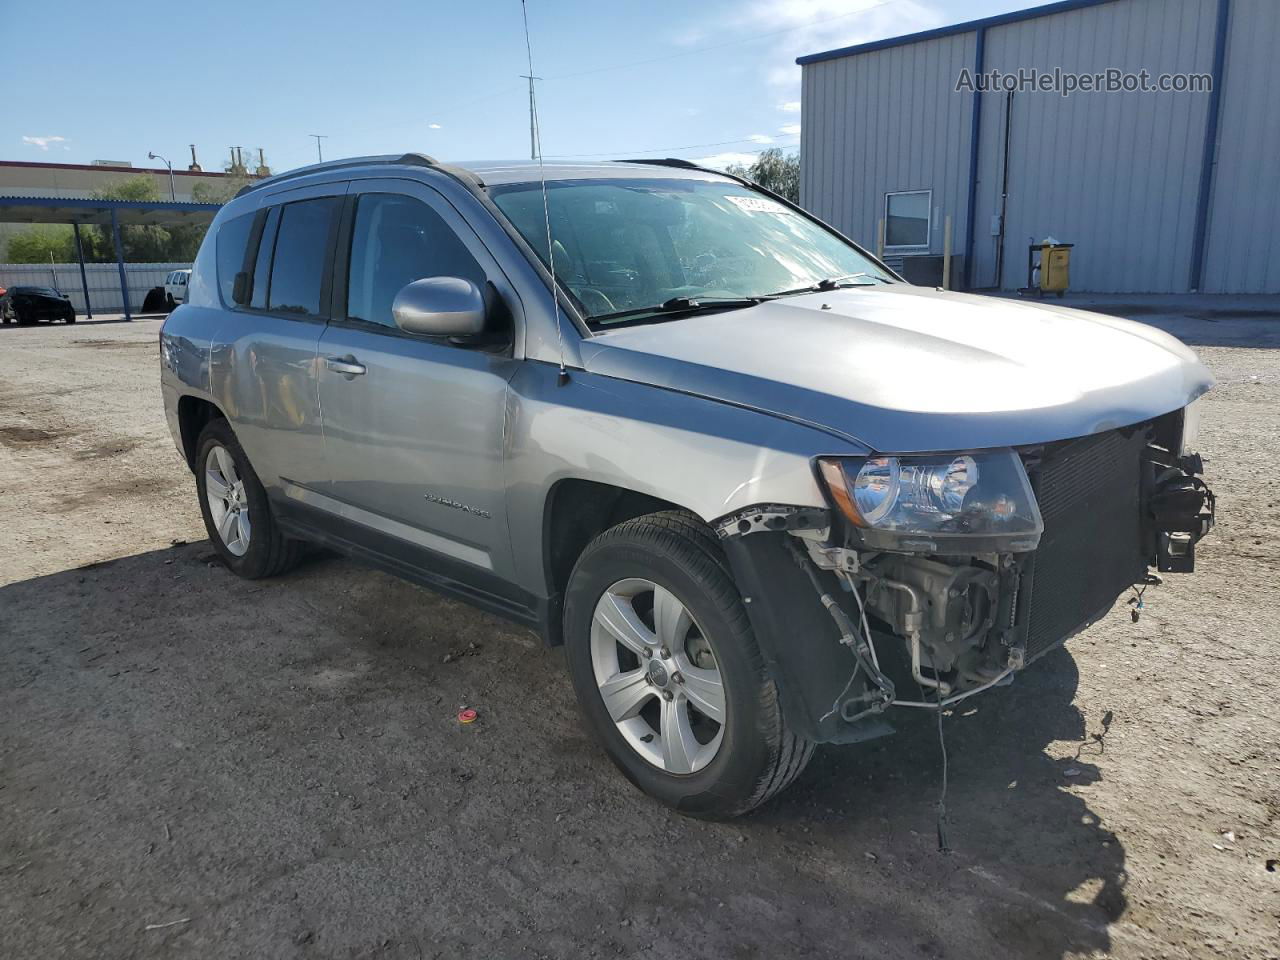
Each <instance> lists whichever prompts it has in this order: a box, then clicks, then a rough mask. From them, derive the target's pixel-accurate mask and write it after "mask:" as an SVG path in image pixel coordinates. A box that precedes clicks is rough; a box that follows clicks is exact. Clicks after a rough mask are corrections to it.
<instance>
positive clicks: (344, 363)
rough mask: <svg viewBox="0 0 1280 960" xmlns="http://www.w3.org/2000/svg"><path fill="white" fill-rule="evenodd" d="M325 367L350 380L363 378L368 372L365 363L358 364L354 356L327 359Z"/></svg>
mask: <svg viewBox="0 0 1280 960" xmlns="http://www.w3.org/2000/svg"><path fill="white" fill-rule="evenodd" d="M324 365H325V366H326V367H328V368H329V369H330V370H332V371H333V372H334V373H340V374H342V375H343V376H344V377H346V378H347V379H348V380H350V379H351V378H352V377H359V376H363V375H364V374H365V373H366V372H367V370H366V367H365V365H364V364H363V363H356V358H355V357H353V356H350V355H348V356H345V357H325V359H324Z"/></svg>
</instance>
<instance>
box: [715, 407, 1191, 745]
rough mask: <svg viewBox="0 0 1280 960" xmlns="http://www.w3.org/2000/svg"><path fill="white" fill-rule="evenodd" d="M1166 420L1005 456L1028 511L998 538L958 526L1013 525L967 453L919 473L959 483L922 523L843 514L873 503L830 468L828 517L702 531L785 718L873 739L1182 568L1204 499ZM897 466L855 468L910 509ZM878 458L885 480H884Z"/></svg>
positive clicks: (751, 520) (1010, 509)
mask: <svg viewBox="0 0 1280 960" xmlns="http://www.w3.org/2000/svg"><path fill="white" fill-rule="evenodd" d="M1182 417H1183V411H1175V413H1173V414H1169V415H1167V416H1165V417H1161V418H1158V419H1156V420H1153V421H1149V422H1146V423H1142V424H1137V425H1134V426H1132V427H1126V428H1122V429H1117V430H1112V431H1108V432H1105V433H1100V434H1095V435H1092V436H1089V437H1082V438H1078V439H1074V440H1067V441H1061V442H1056V443H1050V444H1044V445H1040V446H1035V447H1026V448H1020V449H1018V450H1016V451H1011V452H1009V453H1010V454H1011V455H1012V456H1014V457H1016V461H1013V462H1015V463H1016V464H1017V466H1018V470H1019V473H1020V474H1021V476H1022V478H1023V481H1024V482H1025V484H1026V494H1025V495H1026V496H1027V497H1029V498H1032V512H1033V513H1034V514H1035V516H1034V523H1033V524H1030V526H1028V524H1026V523H1023V524H1021V525H1017V524H1015V525H1014V530H1013V532H1012V533H1010V534H1009V535H1007V536H1006V535H1000V533H999V531H998V526H993V525H992V524H990V523H984V522H974V521H973V517H974V516H975V514H974V513H973V509H972V505H973V504H975V503H979V502H980V501H982V503H980V505H981V506H983V507H984V509H987V510H988V513H990V512H991V511H992V505H993V504H995V505H996V506H997V508H996V509H995V514H996V515H997V516H999V515H1000V514H1001V511H1003V515H1004V516H1010V517H1013V516H1017V511H1018V509H1019V508H1018V504H1017V502H1016V501H1017V499H1018V496H1020V495H1021V494H1019V492H1018V491H1017V490H1016V489H1015V490H1013V491H1012V492H1011V493H1009V498H1010V503H1009V504H1005V505H1003V506H1001V504H1002V503H1003V501H1002V500H1001V497H1003V496H1004V495H1005V493H1007V492H1008V491H1009V489H1010V488H1009V484H1008V481H1007V480H1006V481H1005V482H1004V485H1003V486H1001V487H1000V488H999V489H995V488H993V487H992V486H990V485H988V486H987V487H986V488H985V489H984V487H983V483H984V480H983V477H984V471H983V470H982V463H983V461H982V460H980V459H979V460H977V468H976V469H975V459H974V458H977V457H981V454H974V455H968V454H960V455H955V456H954V458H953V459H952V460H951V461H950V462H951V463H952V464H953V465H954V464H957V463H960V462H961V461H962V460H963V461H964V463H962V464H961V465H960V466H959V467H955V468H954V469H953V470H952V471H951V472H950V473H948V472H947V471H945V470H936V471H935V472H934V473H932V474H927V473H922V474H920V475H919V476H920V478H921V479H920V482H919V484H918V487H919V488H920V489H921V490H925V491H926V492H927V491H929V490H932V491H934V492H937V493H940V494H941V493H945V492H946V491H945V489H943V487H942V483H943V481H940V480H938V478H939V477H942V478H944V480H946V482H951V483H952V484H953V486H954V476H955V475H956V473H957V472H959V473H961V474H963V472H964V471H965V470H968V471H970V473H969V479H970V480H975V482H974V483H972V484H970V487H971V489H964V490H963V493H964V495H963V497H962V498H961V497H956V498H954V500H955V515H954V517H953V518H952V519H951V520H950V521H948V522H947V523H942V524H938V525H937V530H932V531H931V530H925V532H920V530H921V529H924V528H923V527H921V528H919V529H916V528H912V529H897V530H893V529H887V530H886V529H883V528H882V529H876V528H874V527H872V526H871V525H869V524H867V523H866V519H865V515H864V514H863V513H860V512H859V506H860V505H861V506H862V508H863V509H864V510H866V507H867V506H868V505H871V506H877V502H876V501H875V500H874V499H864V500H858V501H856V502H855V495H856V494H857V493H858V492H860V488H855V487H854V482H855V481H854V480H853V479H852V478H851V479H850V482H849V483H848V485H847V486H846V487H845V488H844V489H843V490H833V489H832V479H831V478H832V476H833V474H832V471H830V469H826V470H824V471H822V472H823V474H824V480H826V482H827V488H828V490H829V491H830V493H831V500H832V509H830V510H826V511H823V510H814V509H810V508H797V507H789V506H786V505H762V506H758V507H755V508H751V509H749V510H744V511H739V512H738V513H735V514H732V515H730V516H727V517H724V518H722V519H721V520H720V521H719V522H718V523H717V524H716V525H715V526H716V529H717V532H718V534H719V535H720V537H721V540H722V544H723V546H724V549H725V552H726V555H727V556H728V558H729V562H730V564H731V566H732V568H733V571H734V575H735V577H736V578H737V581H738V584H739V587H740V589H741V590H742V594H743V598H744V600H745V601H746V606H747V611H748V615H749V616H750V618H751V621H752V624H753V627H754V630H755V633H756V636H757V639H758V641H759V643H760V645H761V649H762V651H763V653H764V656H765V658H766V660H767V662H768V664H769V666H770V668H771V670H772V673H773V676H774V678H775V681H776V682H777V684H778V686H779V691H780V694H781V698H782V703H783V709H784V710H785V711H786V713H787V720H788V723H789V724H790V725H791V726H792V728H793V729H794V730H795V731H796V732H797V733H798V734H800V735H801V736H804V737H806V738H807V739H810V740H813V741H815V742H834V743H848V742H855V741H858V740H865V739H870V738H872V737H876V736H881V735H883V734H886V733H889V732H891V731H892V728H891V727H890V726H889V724H888V723H887V721H886V717H885V715H886V713H888V712H889V710H890V708H893V707H916V708H931V709H937V708H938V707H940V706H943V707H945V706H947V705H949V704H952V703H956V702H958V701H959V700H962V699H964V698H966V697H969V696H973V695H974V694H976V693H980V692H982V691H984V690H986V689H989V688H991V687H993V686H997V685H1003V684H1005V683H1009V682H1012V680H1013V678H1014V675H1015V674H1016V672H1017V671H1019V670H1021V669H1023V668H1024V667H1026V666H1027V665H1028V664H1030V663H1032V662H1033V661H1035V660H1036V659H1038V658H1039V657H1041V656H1043V655H1044V654H1046V653H1047V652H1049V651H1050V650H1052V649H1054V648H1055V647H1057V646H1059V645H1061V644H1062V643H1063V642H1064V641H1066V640H1067V639H1068V638H1069V637H1071V636H1072V635H1074V634H1076V633H1078V632H1080V631H1081V630H1083V629H1085V628H1086V627H1087V626H1089V625H1090V624H1091V623H1093V622H1094V621H1095V620H1097V619H1099V618H1100V617H1101V616H1103V615H1104V614H1105V613H1106V612H1107V610H1109V609H1110V608H1111V606H1112V604H1113V603H1114V602H1115V600H1116V598H1117V597H1119V596H1120V595H1122V594H1123V593H1124V592H1125V591H1126V590H1128V589H1129V588H1130V587H1132V586H1135V585H1136V586H1138V587H1141V586H1142V585H1143V584H1147V583H1152V582H1156V581H1158V579H1159V578H1158V577H1157V576H1155V575H1153V574H1152V573H1151V568H1153V567H1154V568H1155V569H1156V570H1159V571H1161V572H1166V571H1169V572H1190V571H1191V570H1192V569H1193V568H1194V558H1195V544H1196V542H1197V541H1199V540H1200V539H1201V538H1202V537H1203V536H1204V535H1205V534H1207V533H1208V532H1209V530H1210V529H1211V528H1212V526H1213V522H1214V509H1215V503H1214V496H1213V494H1212V492H1210V491H1209V489H1208V487H1206V486H1205V484H1204V482H1203V480H1201V479H1200V478H1199V476H1197V474H1199V473H1200V472H1201V470H1202V464H1201V462H1200V458H1199V457H1198V456H1196V455H1194V454H1186V453H1185V452H1184V451H1183V450H1182V449H1181V439H1182V436H1183V432H1184V431H1183V422H1182ZM947 456H948V457H951V456H952V455H947ZM908 459H909V458H902V464H904V465H905V466H903V465H900V464H899V463H898V458H883V457H882V458H868V459H867V461H865V463H871V462H872V460H875V461H876V462H875V463H874V464H873V468H874V471H878V472H874V471H873V476H872V480H871V482H873V483H876V484H880V488H888V485H889V480H891V481H892V483H896V484H898V486H897V487H894V488H892V489H893V493H894V495H895V496H897V497H899V498H903V497H910V496H915V497H916V503H915V506H916V507H917V508H919V509H921V510H927V509H929V504H928V503H926V502H925V499H926V498H924V497H923V496H921V495H916V494H911V493H910V490H909V483H908V479H905V478H907V477H908V475H907V474H906V473H905V470H906V469H907V467H908V466H910V464H908V463H907V460H908ZM917 459H920V458H917ZM935 459H937V458H935ZM942 459H943V461H944V462H945V461H946V458H942ZM886 460H892V461H894V463H893V464H892V466H893V467H894V469H895V470H897V471H898V472H897V473H895V474H894V475H893V476H892V477H890V478H889V480H886V477H887V476H888V473H887V472H886V469H885V467H884V462H883V461H886ZM993 462H996V461H993ZM820 463H821V462H820ZM852 468H858V469H859V470H860V469H861V466H860V465H859V464H856V463H855V464H853V467H852ZM852 468H851V467H849V466H846V467H844V470H845V472H846V473H848V472H849V470H850V469H852ZM899 468H900V469H899ZM997 474H998V471H997V470H996V469H992V468H988V469H987V470H986V471H985V476H987V477H991V476H994V475H997ZM865 476H866V472H865V471H864V472H863V473H862V477H865ZM947 478H950V479H947ZM975 478H976V479H975ZM858 482H861V477H860V478H859V481H858ZM865 485H866V484H864V487H865ZM880 488H877V489H880ZM957 489H959V488H957ZM952 492H955V490H953V491H952ZM961 499H963V502H964V504H966V505H967V506H965V507H964V509H963V510H962V509H961V508H960V501H961ZM935 504H943V506H944V509H945V504H944V501H943V500H942V499H936V500H935ZM850 505H852V509H850ZM966 511H967V513H966ZM867 512H870V511H867ZM883 515H885V516H890V514H889V513H888V512H886V513H885V514H883ZM966 517H967V519H966ZM900 526H901V527H902V528H905V527H907V526H908V524H907V523H906V522H905V521H903V522H902V524H901V525H900Z"/></svg>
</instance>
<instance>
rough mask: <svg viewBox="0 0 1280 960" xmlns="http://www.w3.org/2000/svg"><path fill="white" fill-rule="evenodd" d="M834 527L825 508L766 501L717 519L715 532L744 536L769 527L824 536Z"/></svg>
mask: <svg viewBox="0 0 1280 960" xmlns="http://www.w3.org/2000/svg"><path fill="white" fill-rule="evenodd" d="M830 527H831V517H830V515H829V514H828V513H827V511H826V510H821V509H818V508H816V507H792V506H787V505H785V504H780V503H766V504H761V505H760V506H755V507H750V508H748V509H746V510H739V511H738V512H737V513H731V514H729V515H728V516H727V517H721V518H720V519H719V520H717V521H716V524H715V530H716V534H717V535H718V536H719V537H720V538H721V539H724V538H726V537H738V536H744V535H746V534H748V533H761V532H763V531H766V530H770V531H778V530H786V531H788V532H795V531H799V530H805V531H815V532H818V533H820V534H821V536H822V538H823V539H825V538H826V536H827V534H828V532H829V530H830Z"/></svg>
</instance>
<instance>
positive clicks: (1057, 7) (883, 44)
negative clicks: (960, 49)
mask: <svg viewBox="0 0 1280 960" xmlns="http://www.w3.org/2000/svg"><path fill="white" fill-rule="evenodd" d="M1114 2H1115V0H1059V2H1057V3H1047V4H1045V5H1044V6H1040V7H1031V8H1030V9H1027V10H1014V11H1012V12H1011V13H1000V14H997V15H995V16H994V17H983V18H982V19H981V20H969V21H966V22H965V23H955V24H952V25H951V26H947V27H937V28H936V29H933V30H922V31H921V32H919V33H908V34H906V35H904V36H901V37H889V38H888V39H885V40H873V41H871V42H870V43H859V44H855V45H854V46H852V47H840V48H839V49H837V50H826V51H823V52H822V53H811V54H809V55H807V56H804V57H797V58H796V63H798V64H800V66H802V67H803V66H805V65H806V64H810V63H821V62H822V61H823V60H836V59H839V58H840V57H851V56H854V55H855V54H859V53H871V52H872V51H873V50H886V49H888V48H889V47H903V46H906V45H908V44H911V43H920V42H921V41H922V40H937V39H939V38H941V37H952V36H955V35H956V34H959V33H972V32H973V31H974V30H985V29H986V28H987V27H998V26H1001V25H1002V24H1006V23H1018V22H1019V21H1022V20H1035V19H1037V18H1039V17H1047V16H1050V15H1051V14H1054V13H1067V12H1068V11H1071V10H1082V9H1084V8H1086V7H1097V6H1101V5H1102V4H1104V3H1114Z"/></svg>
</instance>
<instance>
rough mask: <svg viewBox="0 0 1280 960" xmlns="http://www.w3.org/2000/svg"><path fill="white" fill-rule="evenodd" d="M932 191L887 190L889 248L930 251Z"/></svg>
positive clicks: (887, 242)
mask: <svg viewBox="0 0 1280 960" xmlns="http://www.w3.org/2000/svg"><path fill="white" fill-rule="evenodd" d="M932 211H933V191H932V190H912V191H910V192H909V193H886V194H885V196H884V246H885V249H886V250H911V249H916V250H927V249H928V247H929V228H930V226H931V224H930V216H931V215H932Z"/></svg>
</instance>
